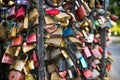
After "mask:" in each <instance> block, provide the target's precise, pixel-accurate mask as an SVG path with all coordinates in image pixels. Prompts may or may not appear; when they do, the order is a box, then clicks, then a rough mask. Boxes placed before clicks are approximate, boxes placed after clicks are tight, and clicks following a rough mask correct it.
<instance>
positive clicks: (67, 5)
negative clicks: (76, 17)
mask: <svg viewBox="0 0 120 80" xmlns="http://www.w3.org/2000/svg"><path fill="white" fill-rule="evenodd" d="M62 7H63V9H64V10H65V11H67V10H71V9H72V8H73V5H72V3H71V2H66V3H65V4H63V5H62Z"/></svg>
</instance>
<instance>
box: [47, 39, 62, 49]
mask: <svg viewBox="0 0 120 80" xmlns="http://www.w3.org/2000/svg"><path fill="white" fill-rule="evenodd" d="M61 42H62V38H51V39H45V43H46V44H48V45H50V46H58V47H59V46H60V45H61Z"/></svg>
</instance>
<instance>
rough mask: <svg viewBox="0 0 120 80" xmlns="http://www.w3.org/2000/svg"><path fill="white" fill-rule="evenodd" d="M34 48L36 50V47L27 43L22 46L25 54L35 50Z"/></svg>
mask: <svg viewBox="0 0 120 80" xmlns="http://www.w3.org/2000/svg"><path fill="white" fill-rule="evenodd" d="M34 48H35V46H34V45H32V44H31V45H28V44H27V43H26V42H24V43H23V45H22V50H23V52H24V53H27V52H29V51H31V50H33V49H34Z"/></svg>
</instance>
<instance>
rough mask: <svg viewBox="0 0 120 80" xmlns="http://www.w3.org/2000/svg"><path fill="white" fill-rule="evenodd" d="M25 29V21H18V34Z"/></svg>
mask: <svg viewBox="0 0 120 80" xmlns="http://www.w3.org/2000/svg"><path fill="white" fill-rule="evenodd" d="M22 31H23V23H22V22H20V23H17V34H19V33H21V32H22Z"/></svg>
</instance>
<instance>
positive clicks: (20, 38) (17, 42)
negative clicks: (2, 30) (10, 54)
mask: <svg viewBox="0 0 120 80" xmlns="http://www.w3.org/2000/svg"><path fill="white" fill-rule="evenodd" d="M22 42H23V36H22V35H19V36H17V37H16V38H14V39H13V40H12V43H11V46H12V47H17V46H21V45H22Z"/></svg>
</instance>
